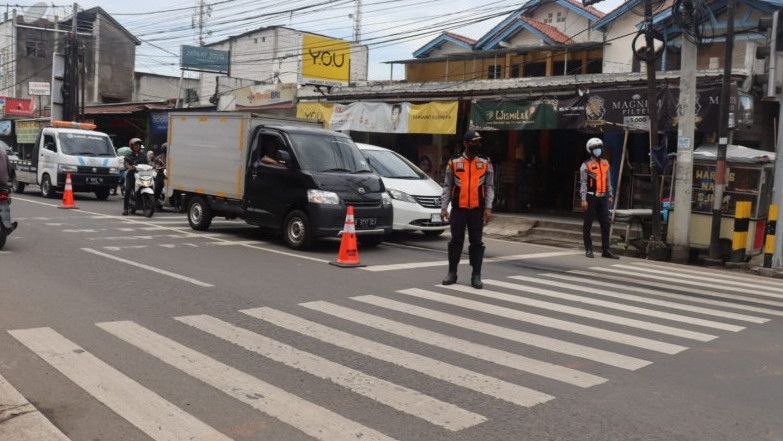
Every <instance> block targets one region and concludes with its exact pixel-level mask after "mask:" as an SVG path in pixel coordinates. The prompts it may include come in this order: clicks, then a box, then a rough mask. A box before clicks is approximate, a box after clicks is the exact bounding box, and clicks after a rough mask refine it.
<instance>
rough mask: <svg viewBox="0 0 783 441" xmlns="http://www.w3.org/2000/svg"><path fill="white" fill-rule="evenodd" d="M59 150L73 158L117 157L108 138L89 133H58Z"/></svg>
mask: <svg viewBox="0 0 783 441" xmlns="http://www.w3.org/2000/svg"><path fill="white" fill-rule="evenodd" d="M57 137H58V138H59V140H60V149H61V150H62V152H63V153H64V154H66V155H74V156H117V153H116V152H115V151H114V146H113V145H112V144H111V140H110V139H109V137H108V136H102V135H96V134H90V133H58V134H57Z"/></svg>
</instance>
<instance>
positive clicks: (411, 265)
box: [361, 251, 580, 272]
mask: <svg viewBox="0 0 783 441" xmlns="http://www.w3.org/2000/svg"><path fill="white" fill-rule="evenodd" d="M579 253H580V252H576V251H549V252H545V253H530V254H516V255H512V256H500V257H490V258H486V259H484V263H497V262H510V261H515V260H528V259H545V258H548V257H560V256H570V255H574V254H579ZM468 263H469V262H468V260H467V259H463V260H461V261H460V265H467V264H468ZM448 264H449V262H448V261H447V260H437V261H429V262H408V263H394V264H390V265H370V266H366V267H363V268H361V269H362V270H364V271H370V272H381V271H398V270H406V269H417V268H432V267H437V266H448Z"/></svg>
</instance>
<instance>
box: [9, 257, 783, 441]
mask: <svg viewBox="0 0 783 441" xmlns="http://www.w3.org/2000/svg"><path fill="white" fill-rule="evenodd" d="M485 285H486V288H485V289H484V290H475V289H472V288H470V287H466V286H462V285H451V286H436V285H431V286H426V287H416V288H407V289H401V290H399V291H396V292H388V293H373V294H357V295H354V296H351V297H349V298H347V299H341V300H339V301H323V300H313V301H307V302H303V303H299V304H297V305H292V306H290V307H270V306H265V305H259V306H257V307H252V308H248V309H242V310H239V311H237V312H238V313H239V317H241V318H242V319H243V320H242V323H237V321H238V320H232V319H231V318H227V317H218V316H215V315H208V314H196V315H185V316H176V317H171V320H172V321H174V322H176V323H179V324H181V325H185V328H186V330H188V331H190V332H192V333H194V335H197V336H202V337H204V338H216V339H217V341H219V342H223V343H226V346H225V347H224V349H223V350H221V351H220V352H219V353H209V352H208V351H204V350H203V349H201V350H197V349H194V348H193V347H190V346H188V345H186V344H184V343H183V342H182V341H181V340H179V341H178V339H177V338H175V337H172V336H169V335H164V333H159V332H156V331H155V330H154V329H152V328H149V327H145V325H143V324H141V323H138V322H136V321H130V320H122V321H111V322H100V323H95V324H94V327H95V330H96V331H95V332H100V333H105V334H106V335H105V336H106V337H109V338H114V339H117V341H122V342H124V343H126V344H127V345H129V346H130V347H132V348H135V349H138V350H140V351H142V352H143V353H145V354H147V355H149V356H151V357H152V358H154V359H156V360H158V361H160V362H162V363H163V364H164V365H166V366H169V367H170V368H173V369H174V370H176V371H178V372H181V373H182V374H184V375H186V376H187V377H190V378H192V379H195V380H197V381H199V382H201V383H203V384H205V385H207V386H209V387H211V389H212V390H214V392H215V393H220V394H223V395H225V396H227V397H230V398H231V399H233V400H234V401H236V402H237V405H241V406H246V407H249V408H251V409H254V410H255V411H257V412H260V413H261V414H263V415H265V416H267V417H271V418H274V419H276V420H277V421H279V422H281V423H283V424H285V425H288V426H290V427H291V428H293V429H295V430H297V431H299V432H301V433H303V434H305V435H307V436H309V437H310V438H312V439H317V440H324V441H338V440H339V441H343V440H346V439H363V440H405V439H411V438H410V434H409V433H408V432H405V431H402V430H401V431H399V432H397V433H393V432H392V433H388V432H389V429H388V427H389V426H388V425H386V426H384V427H385V428H386V429H385V430H382V429H379V428H377V427H373V425H372V424H369V423H368V422H367V421H366V420H362V419H361V418H358V419H357V418H356V417H355V416H353V415H351V414H350V412H348V413H347V414H346V412H345V409H341V408H340V407H339V406H328V405H325V404H324V403H316V402H314V401H312V400H311V399H308V398H306V397H303V396H300V395H299V394H298V391H292V390H287V389H286V388H283V387H281V386H279V385H276V384H278V383H277V382H276V381H275V378H266V377H265V375H268V376H273V375H274V374H270V373H267V372H263V371H261V372H257V371H251V370H249V369H247V366H245V368H244V370H243V369H240V368H238V367H235V366H232V365H231V363H230V361H227V360H226V359H224V358H228V357H226V353H230V352H232V351H240V352H242V353H243V354H252V356H254V357H260V358H263V359H265V360H269V361H271V362H273V363H276V364H279V365H280V366H281V367H282V368H283V369H285V370H293V371H295V372H297V373H299V374H302V375H305V376H306V377H307V378H308V381H314V382H325V383H328V384H330V385H332V386H333V387H338V388H342V389H344V390H345V391H346V393H348V394H354V395H357V396H360V397H362V399H364V400H365V402H367V403H372V404H371V405H372V406H375V407H377V408H378V411H379V412H382V413H384V414H387V413H388V415H389V418H390V419H392V420H394V421H397V420H399V421H401V422H405V421H412V420H411V419H413V420H416V421H418V422H419V424H426V425H428V426H431V427H432V428H433V430H436V431H442V433H443V436H444V437H445V438H444V439H448V435H449V434H456V433H459V432H461V431H465V430H469V429H474V428H477V427H481V426H482V425H486V424H498V422H496V421H493V416H492V412H487V408H486V406H484V405H482V403H486V402H487V400H489V401H492V402H494V403H495V406H501V407H510V408H512V409H514V411H517V412H523V413H524V412H526V411H528V410H529V409H530V408H532V407H534V406H542V405H546V404H545V403H548V402H551V401H552V400H556V399H557V397H558V396H559V395H560V394H562V393H563V391H571V392H569V393H575V394H579V393H583V392H582V391H586V390H589V389H594V388H595V389H597V390H599V392H597V393H600V388H601V387H602V385H605V384H607V383H611V382H612V380H613V378H614V377H617V376H618V375H620V373H623V372H626V373H628V374H631V375H644V368H645V367H648V366H650V365H652V364H653V363H662V362H666V360H667V359H669V358H670V357H671V356H676V355H677V354H681V353H683V352H684V351H687V350H688V349H689V348H691V347H694V346H698V345H709V344H712V342H714V341H715V340H716V339H719V338H721V337H723V336H727V335H732V334H736V333H741V332H745V331H749V330H752V329H753V328H758V327H761V326H764V325H765V324H767V323H769V322H770V321H771V320H774V319H776V318H777V317H780V316H781V315H783V304H780V305H778V304H776V302H777V301H775V300H771V299H773V298H775V296H777V294H778V293H780V295H781V296H783V282H777V281H774V280H770V279H764V278H760V277H756V276H751V275H738V274H732V273H724V272H718V271H712V270H702V269H698V270H696V269H693V268H688V267H680V266H675V265H669V264H659V263H648V262H637V261H631V262H627V263H626V262H623V263H618V264H616V265H612V266H608V267H593V268H590V269H588V270H582V269H575V270H571V271H566V272H562V273H551V272H548V273H540V274H535V275H513V276H510V277H508V278H506V279H503V280H499V279H487V280H485ZM776 308H779V309H776ZM90 326H92V324H91V325H90ZM269 329H275V330H279V331H282V334H280V335H278V334H277V333H276V334H275V335H274V336H272V335H270V332H271V331H269ZM550 332H551V334H550ZM8 333H9V334H10V335H11V337H13V338H14V339H15V340H16V341H18V342H19V343H20V344H21V345H22V347H23V348H24V349H25V350H26V351H30V352H32V353H33V354H35V355H37V356H38V358H39V359H40V360H39V361H42V362H43V363H44V364H45V365H48V366H50V367H51V368H53V369H54V370H56V371H57V372H59V374H60V375H61V376H60V377H58V378H57V379H55V380H51V381H68V382H70V383H73V384H75V385H76V386H78V387H79V388H80V389H82V390H83V391H84V392H86V393H87V394H88V395H89V396H91V397H92V398H93V399H95V400H97V401H98V402H100V403H102V404H103V405H105V406H106V407H107V408H109V409H110V410H111V411H112V412H114V413H115V414H116V415H117V416H119V417H120V418H122V419H124V420H126V421H127V422H129V423H130V424H131V425H133V426H135V427H136V428H137V429H138V430H139V431H140V432H143V433H144V434H146V435H147V436H149V437H150V438H151V439H154V440H166V441H169V440H171V441H174V440H183V439H188V440H221V441H222V440H228V439H231V438H230V436H229V435H227V434H226V433H223V432H221V431H220V430H218V429H216V428H214V427H211V426H210V425H209V424H207V423H205V422H204V421H205V420H208V419H205V418H204V416H203V415H198V414H197V412H193V413H189V411H188V410H185V409H182V408H180V407H178V405H177V404H174V402H173V401H170V400H169V399H167V397H166V396H165V394H163V393H161V392H156V391H153V390H151V389H149V388H147V387H146V386H144V385H143V384H142V379H139V378H131V377H130V376H128V374H126V373H123V372H121V370H118V366H113V360H111V359H106V358H104V359H101V358H98V356H96V355H93V354H92V353H90V352H89V351H88V350H86V349H85V348H83V347H81V346H79V343H78V342H75V341H72V340H70V339H69V338H68V336H67V335H64V334H61V333H60V332H59V331H58V330H56V329H52V328H48V327H42V328H33V329H15V330H9V331H8ZM180 338H181V337H180ZM302 339H304V340H305V341H310V342H315V343H317V345H316V346H312V345H310V346H308V347H302V346H301V345H302V344H303V340H302ZM488 342H489V343H488ZM491 342H495V343H491ZM500 342H502V343H504V344H502V343H500ZM501 346H502V347H501ZM122 347H125V346H122ZM423 347H426V348H431V349H429V350H426V351H423V350H422V349H421V348H423ZM313 348H322V349H318V350H317V349H313ZM117 350H121V349H119V348H118V349H117ZM335 352H338V353H340V354H345V353H350V354H352V356H354V357H358V358H359V359H361V360H365V361H364V362H362V363H355V364H352V365H350V366H349V365H348V364H347V363H345V362H344V361H342V359H341V358H340V357H339V356H337V355H334V353H335ZM446 354H448V356H447V355H446ZM341 361H342V362H341ZM377 366H383V369H377ZM480 366H485V368H482V369H479V368H478V367H480ZM486 366H492V368H491V369H489V368H486ZM374 367H376V368H374ZM389 372H400V373H409V374H412V375H407V376H403V375H392V376H389V375H388V374H389ZM422 378H427V379H429V380H428V381H432V382H434V384H437V385H438V386H437V387H435V388H433V387H432V386H431V384H430V386H428V387H425V386H424V384H423V383H421V379H422ZM417 379H418V380H417ZM528 379H529V380H528ZM0 380H2V377H0ZM0 390H2V389H0ZM446 390H448V391H450V393H441V391H446ZM463 394H467V395H471V396H472V397H474V398H473V399H470V400H461V399H455V397H459V396H461V395H463ZM0 398H3V397H0ZM401 426H402V425H401ZM57 436H59V437H60V438H51V439H58V440H61V439H62V438H61V436H62V435H57ZM39 439H45V438H39ZM413 439H415V438H413Z"/></svg>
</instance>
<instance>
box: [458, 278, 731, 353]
mask: <svg viewBox="0 0 783 441" xmlns="http://www.w3.org/2000/svg"><path fill="white" fill-rule="evenodd" d="M444 288H447V289H451V290H454V291H459V292H464V293H466V294H473V295H477V296H479V297H484V298H488V299H495V300H502V301H504V302H509V303H514V304H517V305H525V306H532V307H534V308H540V309H546V310H549V311H554V312H558V313H561V314H569V315H574V316H577V317H580V318H588V319H592V320H599V321H604V322H607V323H612V324H616V325H622V326H628V327H629V328H636V329H642V330H645V331H651V332H657V333H659V334H665V335H672V336H675V337H680V338H687V339H690V340H696V341H712V340H715V339H716V338H718V337H717V336H715V335H711V334H704V333H702V332H695V331H688V330H687V329H681V328H675V327H672V326H666V325H659V324H657V323H652V322H645V321H642V320H636V319H631V318H626V317H621V316H619V315H612V314H604V313H602V312H596V311H592V310H589V309H584V308H575V307H573V306H568V305H563V304H560V303H551V302H544V301H541V300H535V299H530V298H527V297H522V296H518V295H511V294H505V293H502V292H497V291H491V290H488V289H473V288H471V287H467V286H462V285H449V286H444Z"/></svg>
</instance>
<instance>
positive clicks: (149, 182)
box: [128, 164, 155, 217]
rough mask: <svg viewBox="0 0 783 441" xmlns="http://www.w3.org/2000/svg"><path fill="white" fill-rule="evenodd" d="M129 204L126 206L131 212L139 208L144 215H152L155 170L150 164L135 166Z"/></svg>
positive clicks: (153, 210) (153, 209)
mask: <svg viewBox="0 0 783 441" xmlns="http://www.w3.org/2000/svg"><path fill="white" fill-rule="evenodd" d="M129 204H130V206H129V207H128V208H129V209H130V212H131V213H133V214H136V210H141V211H142V213H144V216H146V217H152V215H153V214H154V213H155V170H154V169H153V168H152V166H151V165H147V164H139V165H137V166H136V179H135V184H134V186H133V193H131V195H130V201H129Z"/></svg>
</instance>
